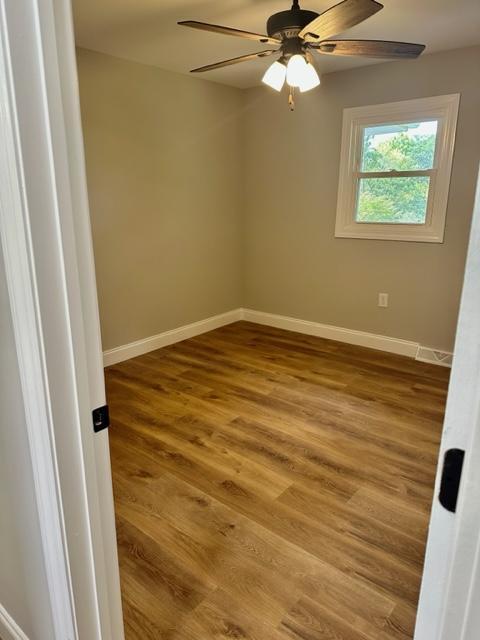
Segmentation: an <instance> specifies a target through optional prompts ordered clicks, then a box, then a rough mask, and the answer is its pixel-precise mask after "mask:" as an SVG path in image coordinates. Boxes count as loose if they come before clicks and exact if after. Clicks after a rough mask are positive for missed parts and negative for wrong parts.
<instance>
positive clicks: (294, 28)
mask: <svg viewBox="0 0 480 640" xmlns="http://www.w3.org/2000/svg"><path fill="white" fill-rule="evenodd" d="M318 15H319V14H318V13H315V11H307V10H306V9H299V8H293V9H290V10H289V11H280V12H279V13H274V14H273V16H270V18H269V19H268V21H267V33H268V35H269V36H270V37H271V38H279V39H280V40H285V39H289V38H296V37H297V36H298V34H299V33H300V31H301V30H302V29H303V28H304V27H306V26H307V24H310V22H312V20H315V18H317V17H318Z"/></svg>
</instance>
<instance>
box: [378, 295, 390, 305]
mask: <svg viewBox="0 0 480 640" xmlns="http://www.w3.org/2000/svg"><path fill="white" fill-rule="evenodd" d="M378 306H379V307H388V293H379V294H378Z"/></svg>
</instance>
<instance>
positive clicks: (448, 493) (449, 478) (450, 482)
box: [438, 449, 465, 513]
mask: <svg viewBox="0 0 480 640" xmlns="http://www.w3.org/2000/svg"><path fill="white" fill-rule="evenodd" d="M464 458H465V451H463V449H449V450H448V451H447V452H446V453H445V458H444V461H443V471H442V482H441V485H440V495H439V496H438V499H439V500H440V504H441V505H442V506H443V507H445V509H447V511H451V512H452V513H455V511H456V509H457V500H458V490H459V489H460V480H461V478H462V469H463V460H464Z"/></svg>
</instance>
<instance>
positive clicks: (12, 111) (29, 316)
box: [0, 3, 76, 640]
mask: <svg viewBox="0 0 480 640" xmlns="http://www.w3.org/2000/svg"><path fill="white" fill-rule="evenodd" d="M9 51H10V47H9V39H8V30H7V21H6V15H5V6H4V4H3V3H2V4H1V5H0V237H1V242H2V249H3V254H4V262H5V275H6V280H7V287H8V293H9V299H10V307H11V314H12V323H13V330H14V335H15V343H16V350H17V357H18V364H19V371H20V381H21V386H22V394H23V400H24V406H25V422H26V428H27V435H28V442H29V447H30V457H31V463H32V470H33V478H34V483H35V487H34V491H35V496H36V502H37V508H38V516H39V524H40V531H41V538H42V540H41V542H42V548H43V554H44V560H45V571H46V576H47V581H48V586H49V591H50V594H49V595H50V603H51V610H52V618H53V626H54V630H55V634H56V635H55V638H58V640H61V639H66V638H68V639H72V640H73V638H75V637H76V623H75V614H74V607H73V600H72V592H71V582H70V570H69V561H68V551H67V546H66V539H65V531H64V521H63V509H62V503H61V499H60V487H59V478H58V468H57V460H56V455H55V444H54V434H53V424H52V413H51V404H50V394H49V385H48V379H47V375H46V362H45V353H44V349H43V336H42V328H41V319H40V313H39V307H38V299H37V293H38V292H37V289H36V286H35V284H36V283H35V275H34V274H35V267H34V264H33V254H32V247H31V236H30V226H29V210H28V203H27V197H26V196H27V194H26V190H25V183H24V174H23V163H22V155H21V148H20V144H19V132H18V124H17V111H16V104H15V99H14V93H13V87H12V80H13V74H12V68H11V63H10V56H9Z"/></svg>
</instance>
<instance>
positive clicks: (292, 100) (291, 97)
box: [288, 87, 295, 111]
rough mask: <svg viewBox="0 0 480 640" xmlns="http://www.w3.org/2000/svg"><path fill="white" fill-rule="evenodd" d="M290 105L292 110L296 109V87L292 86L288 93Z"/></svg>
mask: <svg viewBox="0 0 480 640" xmlns="http://www.w3.org/2000/svg"><path fill="white" fill-rule="evenodd" d="M288 106H289V107H290V111H295V88H294V87H290V92H289V94H288Z"/></svg>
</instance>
